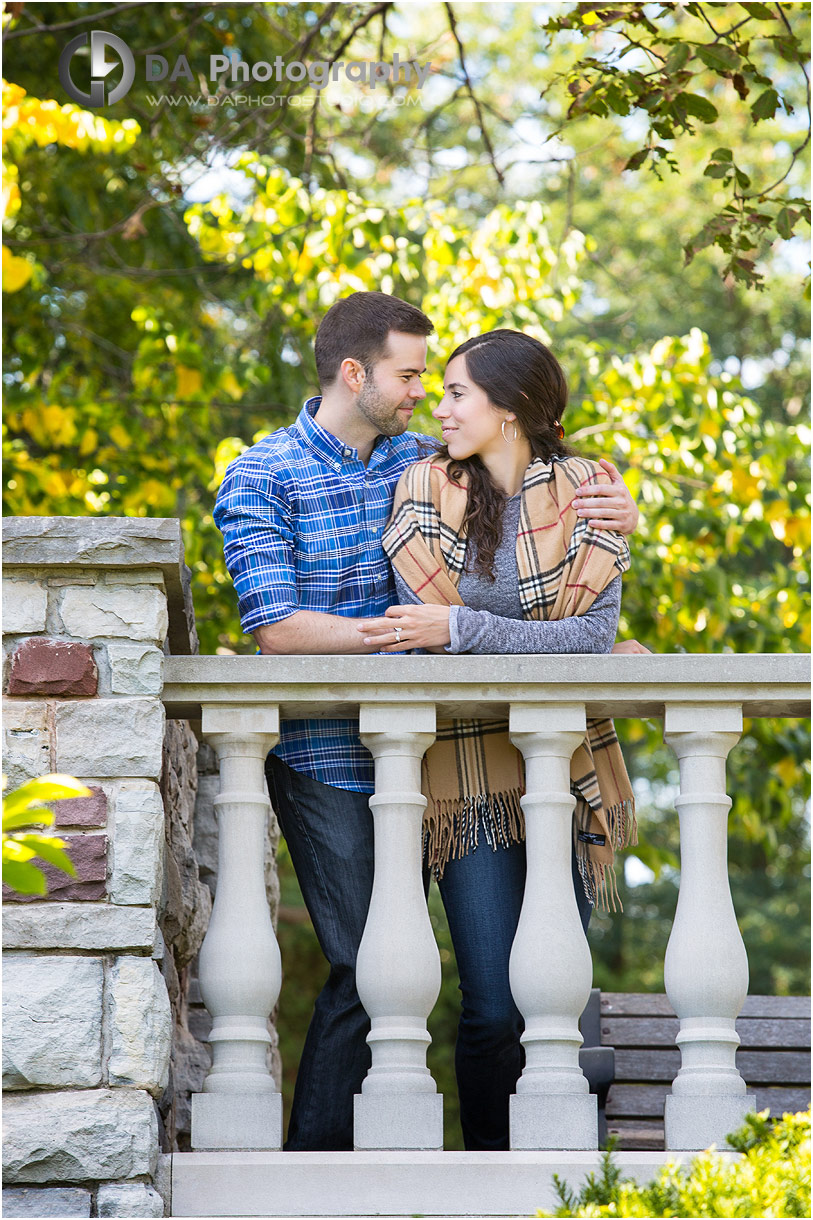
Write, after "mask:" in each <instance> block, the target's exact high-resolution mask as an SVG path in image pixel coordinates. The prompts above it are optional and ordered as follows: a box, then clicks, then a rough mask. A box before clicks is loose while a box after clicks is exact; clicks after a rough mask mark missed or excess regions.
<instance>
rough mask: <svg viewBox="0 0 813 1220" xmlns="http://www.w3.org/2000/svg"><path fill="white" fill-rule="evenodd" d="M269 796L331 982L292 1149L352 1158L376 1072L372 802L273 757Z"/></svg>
mask: <svg viewBox="0 0 813 1220" xmlns="http://www.w3.org/2000/svg"><path fill="white" fill-rule="evenodd" d="M265 773H266V778H267V780H268V791H269V794H270V796H271V803H272V805H273V806H274V810H275V812H276V815H277V818H278V819H279V824H280V829H281V830H282V833H283V834H284V835H285V840H286V842H287V844H288V850H289V851H290V853H291V859H292V861H293V865H294V869H295V870H296V875H297V879H298V881H299V886H300V889H301V890H302V896H303V898H304V899H305V905H306V907H307V908H308V913H309V915H310V917H311V920H312V921H313V926H314V929H315V931H316V936H317V938H318V940H319V944H320V946H321V949H322V952H323V953H324V955H325V957H326V958H327V960H328V962H329V964H330V974H329V975H328V979H327V982H326V983H325V985H324V987H323V988H322V990H321V992H320V993H319V996H318V998H317V1000H316V1004H315V1005H314V1010H313V1017H312V1018H311V1023H310V1026H309V1027H308V1034H307V1037H306V1039H305V1046H304V1049H303V1051H302V1058H301V1059H300V1061H299V1070H298V1072H297V1076H296V1088H295V1090H294V1101H293V1107H292V1109H291V1119H290V1122H289V1124H288V1137H287V1139H286V1141H285V1149H286V1151H296V1152H307V1151H312V1152H320V1151H325V1150H336V1151H348V1150H349V1151H352V1148H353V1096H354V1094H355V1093H360V1092H361V1082H362V1081H363V1080H364V1077H365V1076H366V1075H367V1072H368V1071H369V1068H370V1062H371V1057H370V1048H369V1047H368V1045H367V1041H366V1039H367V1034H368V1033H369V1031H370V1020H369V1017H368V1016H367V1013H366V1012H365V1011H364V1009H363V1007H362V1005H361V1000H360V999H359V997H358V993H357V992H356V973H355V972H356V955H357V953H358V947H359V943H360V941H361V934H362V932H363V931H364V924H365V922H366V919H367V911H368V908H369V906H370V895H371V894H372V890H373V815H372V814H371V813H370V806H369V800H370V798H369V795H367V794H366V793H364V792H347V791H345V790H344V789H343V788H331V787H330V786H329V785H327V784H322V783H320V782H319V780H316V779H311V778H310V776H308V775H303V774H301V773H300V772H299V771H293V770H291V768H290V767H289V766H287V765H286V764H285V763H284V762H283V761H282V760H281V759H279V758H277V757H276V755H274V754H269V755H268V758H267V759H266V764H265Z"/></svg>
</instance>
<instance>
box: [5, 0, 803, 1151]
mask: <svg viewBox="0 0 813 1220" xmlns="http://www.w3.org/2000/svg"><path fill="white" fill-rule="evenodd" d="M136 10H137V11H136ZM104 12H105V8H104V6H100V5H93V4H79V3H67V4H60V3H57V4H37V3H34V4H6V5H5V6H4V18H3V20H4V44H5V63H6V72H7V78H8V79H7V81H6V82H4V86H3V90H4V117H3V157H4V180H3V191H4V204H5V220H4V229H3V289H4V294H5V300H4V304H5V311H4V323H3V326H4V338H5V363H4V374H3V376H4V389H5V400H6V414H5V422H4V432H3V438H4V454H5V487H4V494H5V504H6V511H7V512H11V513H18V514H35V515H36V514H54V515H62V514H65V515H78V516H84V515H127V516H173V517H174V516H177V517H179V518H180V519H181V522H182V527H183V534H184V541H185V546H186V555H187V562H188V563H189V564H190V566H191V568H192V572H193V588H194V598H195V607H196V616H197V622H198V630H199V633H200V638H201V647H202V650H203V651H204V652H210V653H211V652H219V653H235V652H252V651H253V650H254V645H253V641H251V640H250V639H246V638H245V637H243V636H242V635H241V633H240V629H239V622H238V618H237V614H236V603H235V598H234V595H233V591H232V588H231V584H230V581H229V578H228V574H227V573H226V571H225V568H224V566H223V560H222V554H221V547H220V536H219V534H218V533H217V531H216V530H215V528H214V525H213V522H212V515H211V514H212V505H213V501H214V496H215V494H216V491H217V487H218V485H219V482H220V480H221V478H222V476H223V473H224V471H225V468H226V466H227V465H228V462H229V461H230V460H231V459H232V458H233V457H235V456H236V455H237V454H239V453H240V452H241V451H242V450H243V449H244V448H245V447H246V446H247V445H250V444H251V443H253V442H254V441H256V440H257V439H258V438H260V437H261V436H263V435H265V434H267V432H269V431H270V430H273V429H274V428H277V427H280V426H284V425H286V424H289V423H290V422H291V421H292V420H293V419H294V417H295V415H296V413H297V411H298V410H299V408H300V406H301V403H302V401H303V400H304V398H305V397H306V396H307V395H308V394H309V393H311V392H313V391H314V389H315V385H316V381H315V370H314V366H313V357H312V342H313V335H314V331H315V327H316V325H317V323H318V320H319V318H320V317H321V315H322V314H323V313H324V311H325V310H326V309H327V308H328V307H329V306H330V305H331V304H332V303H333V301H335V300H336V299H337V298H338V297H340V296H342V295H345V294H346V293H348V292H350V291H353V290H358V289H380V290H383V291H386V292H392V293H395V294H396V295H399V296H402V297H404V298H406V299H408V300H410V301H412V302H413V303H415V304H417V305H420V306H421V307H422V308H423V309H424V310H425V311H426V312H427V313H428V314H429V315H430V316H431V317H432V319H433V321H434V322H435V325H436V328H437V331H436V336H435V337H434V338H433V340H432V342H431V344H430V348H431V353H430V376H429V378H428V383H427V390H428V395H427V400H426V403H425V404H424V406H423V407H422V408H421V410H420V411H419V413H418V419H417V427H418V429H419V430H424V431H427V432H435V431H436V426H435V424H434V421H433V420H432V418H431V415H430V408H431V405H432V403H433V402H434V401H435V400H436V398H437V396H438V393H439V388H440V384H441V378H442V368H443V358H444V353H447V352H449V351H450V350H451V349H452V348H453V347H454V346H455V345H456V344H457V343H459V342H461V341H462V340H463V339H465V338H467V337H468V336H469V335H471V334H474V333H477V331H479V330H487V329H490V328H492V327H495V326H510V327H515V328H517V329H522V330H526V331H528V333H530V334H533V335H535V336H536V337H538V338H539V339H541V340H543V341H544V342H546V343H549V344H550V345H551V346H552V347H553V348H554V350H555V351H556V353H557V355H558V356H559V358H560V359H561V361H562V363H563V364H564V366H565V368H566V370H567V372H568V375H569V380H570V386H571V402H570V406H569V409H568V413H567V416H566V421H565V422H566V426H567V431H568V436H569V439H571V440H572V441H573V442H574V443H575V444H576V445H578V446H579V447H581V449H582V450H583V451H584V452H585V453H588V454H592V455H598V454H605V455H606V456H608V457H610V458H612V460H614V461H615V462H616V463H617V464H618V465H619V466H620V467H621V468H622V469H623V471H624V474H625V478H626V479H627V482H628V485H629V486H630V488H631V489H632V490H633V492H634V493H635V494H636V495H637V497H638V500H639V504H640V507H641V512H642V515H641V525H640V527H639V530H638V532H637V534H636V536H635V540H634V565H633V569H632V572H631V573H630V575H629V576H628V577H627V579H626V581H625V589H624V604H623V613H622V623H621V635H622V636H627V635H632V636H634V637H636V638H637V639H639V640H641V641H642V642H643V643H646V644H647V645H648V646H649V647H650V648H651V649H652V650H653V651H656V652H708V653H722V652H730V651H734V652H766V653H784V652H802V651H806V650H807V649H809V645H810V628H809V587H810V586H809V567H808V551H809V542H810V495H809V478H808V462H807V447H808V444H809V438H810V432H809V427H808V425H807V423H806V407H807V365H808V362H809V344H808V342H807V334H808V299H809V298H808V291H807V287H806V280H805V276H804V272H805V270H806V268H805V255H804V246H803V244H802V235H803V234H805V233H806V232H807V229H806V225H805V216H806V203H805V201H804V199H803V197H802V196H803V191H804V186H805V182H806V166H807V151H808V144H807V141H808V139H809V84H808V81H807V76H806V68H805V61H806V58H807V46H808V40H809V9H808V6H807V5H804V4H783V5H777V4H768V5H764V4H714V5H711V4H661V5H647V6H643V7H639V6H635V5H617V6H615V7H614V8H612V9H610V8H608V7H605V6H601V5H596V4H575V5H574V4H557V5H543V4H533V3H529V4H514V3H502V4H496V5H495V4H491V5H472V4H456V3H455V4H439V3H428V4H421V3H419V4H409V5H406V4H391V3H383V4H352V3H351V4H344V5H337V4H312V5H309V4H299V5H288V4H247V5H230V4H209V5H206V4H198V3H192V4H185V5H180V4H171V3H170V4H165V5H159V4H149V3H148V4H139V5H137V6H128V5H119V6H116V11H115V13H114V15H112V16H110V17H109V18H108V19H107V20H106V28H109V29H111V30H113V31H115V33H117V34H118V35H119V36H120V37H122V38H124V39H125V41H126V42H127V43H128V44H129V45H130V46H131V47H132V48H133V50H134V52H135V53H136V59H137V63H138V65H139V69H138V71H137V78H136V82H135V84H134V86H133V89H132V90H131V92H130V93H129V94H128V96H127V97H126V98H125V99H123V100H122V101H121V102H119V103H117V104H116V105H115V106H114V107H108V108H104V109H102V110H99V111H94V112H90V111H86V110H82V109H81V108H79V107H77V106H75V105H73V104H71V103H66V102H65V98H64V95H63V94H62V91H61V88H60V86H59V84H58V72H57V62H58V57H59V53H60V51H61V49H62V46H63V45H64V43H65V41H67V39H68V38H69V37H72V36H74V34H75V33H76V31H77V30H82V29H85V30H86V29H87V28H89V24H88V23H89V22H91V21H95V22H97V23H98V24H99V25H105V20H104V17H103V15H104ZM55 27H58V28H55ZM229 48H231V49H232V50H239V51H240V53H241V55H242V57H243V59H244V60H247V61H249V62H250V63H253V62H256V61H258V60H269V61H272V60H273V59H274V57H275V56H276V55H278V54H279V55H281V56H283V58H284V59H285V60H287V61H291V60H293V59H297V58H298V59H303V60H309V59H314V60H315V59H319V60H328V61H333V60H335V61H338V60H340V59H349V58H354V59H368V58H375V59H380V60H391V58H392V55H393V52H394V51H396V50H397V51H398V52H399V54H400V56H401V58H402V60H403V59H404V58H406V57H407V55H413V56H415V57H416V58H417V59H419V60H420V61H421V62H425V61H431V64H432V71H431V74H430V78H429V79H428V81H427V83H426V85H425V86H424V89H423V90H422V91H419V90H417V88H416V87H415V86H414V84H413V85H412V86H401V87H400V88H394V87H392V86H386V87H385V86H379V88H378V89H377V90H375V91H371V90H370V89H369V88H367V87H363V86H361V85H352V86H348V85H347V84H345V85H343V86H342V85H338V84H337V86H336V87H335V88H334V86H331V87H330V88H329V89H327V90H326V91H325V92H324V93H323V94H316V93H314V92H313V91H312V90H309V89H308V88H307V82H305V85H295V84H291V83H285V84H284V85H282V86H278V85H274V86H271V87H269V86H267V85H257V84H252V83H249V84H248V85H243V84H240V83H237V84H233V83H231V82H229V81H228V80H222V81H220V82H219V83H214V82H210V81H208V79H207V72H206V65H207V64H208V56H209V55H210V54H213V53H222V52H223V51H224V50H228V49H229ZM147 52H153V53H160V54H163V55H164V56H165V57H167V59H168V62H169V64H170V65H172V64H173V63H174V62H175V57H176V56H178V55H181V54H183V55H185V56H186V57H187V61H188V63H189V64H190V65H191V66H192V68H193V76H194V79H193V81H192V82H190V81H189V80H187V79H184V78H183V77H181V78H179V79H177V80H176V81H174V82H171V81H170V80H169V79H167V80H165V81H163V82H160V83H157V84H156V83H155V82H153V83H152V84H149V83H147V82H145V81H144V80H143V79H142V76H143V73H142V71H141V68H140V64H141V63H142V60H141V56H142V55H143V54H146V53H147ZM73 64H74V71H75V79H76V81H77V83H78V84H81V77H82V72H83V71H85V72H86V71H87V66H86V65H85V67H84V68H83V67H82V63H81V59H80V57H76V58H75V59H74V61H73ZM111 79H113V80H115V79H116V74H115V72H114V73H113V76H112V78H111ZM269 94H273V95H274V96H275V98H284V101H279V100H276V101H275V102H274V103H273V104H270V105H269V104H267V103H266V104H262V102H261V99H262V98H263V97H264V96H265V97H266V98H267V97H268V95H269ZM193 96H194V97H198V98H201V99H202V101H201V102H199V103H198V104H194V105H190V104H188V103H187V101H186V100H185V99H186V98H189V97H193ZM687 98H688V99H689V100H688V101H687ZM619 728H620V731H621V734H622V740H623V741H624V745H625V752H626V753H627V755H628V758H629V761H630V771H631V773H632V774H633V775H635V777H636V785H637V790H638V804H639V815H640V823H641V840H642V841H641V844H640V845H639V847H638V848H637V849H636V851H635V853H634V858H633V859H632V860H631V862H630V863H629V864H628V865H627V881H625V880H624V878H622V879H621V888H622V897H623V900H624V906H625V911H626V913H625V915H624V917H623V918H615V919H613V920H610V919H607V918H603V917H600V916H596V917H594V919H593V921H592V926H591V930H590V939H591V942H592V946H593V951H594V962H595V981H596V983H597V985H600V986H601V987H603V988H604V989H605V990H650V989H652V990H659V989H661V988H662V986H663V977H662V963H663V954H664V949H665V945H666V940H667V938H668V934H669V927H670V922H671V918H672V915H673V912H674V906H675V901H676V895H677V878H678V871H677V865H678V844H677V833H676V817H675V814H674V812H673V804H672V801H673V798H674V794H675V791H676V788H675V784H676V768H675V764H674V759H673V757H672V756H671V754H670V753H669V752H668V751H667V750H666V749H665V748H664V746H663V742H662V735H661V728H660V725H659V724H657V723H655V722H647V721H643V722H641V721H627V722H621V723H620V725H619ZM808 741H809V734H808V726H807V725H805V724H804V723H799V722H795V721H777V722H766V721H753V722H751V723H749V724H748V725H747V727H746V731H745V733H744V735H743V738H742V741H741V743H740V744H739V746H738V747H737V748H736V750H735V751H734V752H733V754H732V755H731V758H730V762H729V776H730V783H729V790H730V792H731V794H732V797H733V802H734V804H733V809H732V813H731V822H730V825H731V833H730V856H731V879H732V889H733V892H734V900H735V905H736V908H737V911H738V913H739V915H740V921H741V926H742V929H743V935H744V937H745V941H746V945H747V948H748V952H749V959H750V964H751V990H752V991H753V992H757V993H759V992H777V993H789V992H803V991H805V990H807V987H808V985H809V937H808V934H807V931H806V926H807V920H806V918H805V916H804V912H805V910H806V909H807V907H808V903H809V897H808V895H809V846H808V835H807V825H806V820H805V815H806V803H805V801H806V791H807V779H808V774H809V763H808V761H807V760H808V757H809V747H808ZM280 866H281V873H282V885H283V906H282V911H281V923H280V940H281V943H282V949H283V957H284V962H285V983H284V986H283V993H282V999H281V1005H282V1009H281V1011H282V1014H283V1015H282V1019H281V1022H280V1026H281V1034H282V1051H283V1059H284V1062H285V1065H286V1066H285V1071H286V1086H285V1087H286V1098H287V1099H288V1100H289V1098H290V1091H291V1086H292V1081H293V1078H294V1075H295V1069H296V1063H297V1061H298V1057H299V1050H300V1048H301V1043H302V1040H303V1038H304V1029H305V1025H306V1022H307V1018H308V1015H309V1012H310V1009H311V1006H312V1002H313V998H314V996H315V994H316V992H317V991H318V988H319V986H320V984H321V980H322V978H323V976H324V965H323V962H322V960H321V957H320V954H319V950H318V947H317V945H316V943H315V939H314V936H313V932H312V929H311V927H310V925H309V923H308V921H307V916H306V914H305V912H304V910H303V908H302V902H301V897H300V895H299V892H298V888H297V886H296V881H295V878H294V877H293V873H292V870H291V867H290V861H289V859H288V857H287V854H286V851H285V848H284V845H283V848H282V850H281V854H280ZM632 882H634V883H635V884H631V883H632ZM431 910H432V918H433V921H434V923H435V926H436V931H437V934H438V939H439V943H440V947H441V956H442V959H443V964H444V986H443V991H442V995H441V1000H440V1002H439V1004H438V1006H437V1008H436V1010H435V1013H434V1014H433V1017H432V1022H431V1030H432V1033H433V1036H434V1039H435V1042H434V1044H433V1047H432V1049H431V1052H430V1062H431V1064H432V1067H433V1071H434V1072H435V1074H436V1077H437V1079H438V1081H439V1086H440V1087H441V1089H442V1091H443V1092H444V1093H445V1094H446V1099H447V1126H448V1130H447V1141H448V1142H447V1146H449V1147H455V1146H457V1145H456V1141H457V1140H458V1139H459V1136H458V1134H457V1130H456V1118H455V1113H454V1093H455V1090H454V1083H453V1079H452V1074H451V1066H450V1065H451V1057H452V1056H451V1046H452V1044H453V1040H454V1026H455V1023H456V1014H457V1005H458V997H457V992H456V979H455V975H454V957H453V952H452V947H451V944H450V942H449V937H448V931H447V929H446V927H445V922H444V919H443V915H442V909H441V907H440V905H439V903H438V901H437V894H436V893H433V897H432V900H431Z"/></svg>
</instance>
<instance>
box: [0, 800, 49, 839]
mask: <svg viewBox="0 0 813 1220" xmlns="http://www.w3.org/2000/svg"><path fill="white" fill-rule="evenodd" d="M53 820H54V815H53V812H52V811H51V810H50V809H46V808H45V807H44V806H42V805H34V806H31V805H26V807H25V809H20V810H18V811H17V812H16V813H7V812H6V811H5V810H4V811H3V832H4V833H5V832H6V831H9V830H19V828H20V827H21V826H50V825H52V823H53Z"/></svg>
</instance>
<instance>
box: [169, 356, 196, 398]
mask: <svg viewBox="0 0 813 1220" xmlns="http://www.w3.org/2000/svg"><path fill="white" fill-rule="evenodd" d="M175 375H176V378H177V380H176V392H177V395H178V397H179V398H192V397H193V396H194V395H195V394H197V393H198V391H199V390H200V387H201V386H202V385H203V378H202V377H201V375H200V373H199V372H198V370H197V369H190V368H188V367H187V365H185V364H179V365H178V367H177V369H176V371H175Z"/></svg>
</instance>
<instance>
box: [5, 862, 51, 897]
mask: <svg viewBox="0 0 813 1220" xmlns="http://www.w3.org/2000/svg"><path fill="white" fill-rule="evenodd" d="M3 884H4V885H8V886H10V887H11V889H13V890H16V891H17V893H18V894H44V893H45V892H46V888H47V887H46V885H45V877H44V876H43V874H42V873H41V872H40V870H39V869H38V868H37V867H36V866H35V865H33V864H20V863H19V862H18V861H17V860H3Z"/></svg>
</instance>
